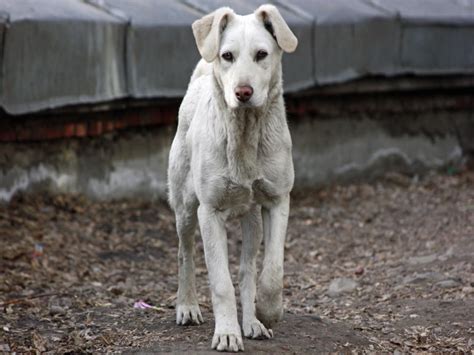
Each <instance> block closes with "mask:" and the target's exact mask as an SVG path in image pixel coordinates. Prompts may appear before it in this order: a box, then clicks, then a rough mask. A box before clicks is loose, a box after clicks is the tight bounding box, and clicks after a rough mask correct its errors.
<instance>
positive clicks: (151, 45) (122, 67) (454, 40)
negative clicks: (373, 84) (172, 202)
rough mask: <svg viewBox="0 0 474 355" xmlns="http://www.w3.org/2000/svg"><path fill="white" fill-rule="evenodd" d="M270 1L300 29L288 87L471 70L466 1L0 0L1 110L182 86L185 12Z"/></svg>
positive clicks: (159, 92) (173, 93) (187, 36)
mask: <svg viewBox="0 0 474 355" xmlns="http://www.w3.org/2000/svg"><path fill="white" fill-rule="evenodd" d="M268 2H272V3H274V4H275V5H277V6H279V8H280V10H281V12H282V15H283V16H284V17H285V19H286V20H287V21H288V23H289V25H290V27H291V28H292V29H293V30H294V32H295V34H296V35H297V36H298V38H299V41H300V45H299V48H298V50H297V52H296V53H294V54H292V55H289V56H285V58H284V72H285V89H286V90H287V92H296V91H299V90H303V89H307V88H311V87H318V86H322V85H328V84H334V83H341V82H346V81H349V80H353V79H357V78H362V77H367V76H374V75H380V76H384V77H393V76H397V75H407V74H410V75H411V74H413V75H417V76H427V75H452V74H458V75H459V74H461V75H464V74H473V73H474V0H291V1H290V0H289V1H283V0H278V1H260V0H231V1H223V0H181V1H175V0H83V1H81V0H60V1H56V0H1V1H0V68H1V71H0V106H1V107H2V108H3V109H4V110H5V111H6V112H7V113H9V114H14V115H16V114H24V113H31V112H36V111H39V110H43V109H48V108H56V107H62V106H65V105H75V104H83V103H97V102H107V101H111V100H114V99H119V98H124V97H129V98H172V97H174V98H176V97H180V96H182V95H183V94H184V92H185V90H186V86H187V82H188V78H189V76H190V74H191V72H192V69H193V67H194V65H195V63H196V62H197V60H198V58H199V57H198V52H197V49H196V47H195V44H194V39H193V37H192V32H191V23H192V22H193V21H194V20H195V19H197V18H199V17H201V16H202V15H203V14H205V13H208V12H210V11H212V10H214V9H215V8H217V7H220V6H224V5H226V6H231V7H232V8H234V9H235V10H236V12H237V13H241V14H244V13H250V12H252V11H254V10H255V9H256V8H257V7H258V6H259V5H260V4H262V3H268Z"/></svg>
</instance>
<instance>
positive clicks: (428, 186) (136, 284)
mask: <svg viewBox="0 0 474 355" xmlns="http://www.w3.org/2000/svg"><path fill="white" fill-rule="evenodd" d="M472 206H474V189H473V180H472V177H471V175H469V174H468V173H466V174H460V175H454V176H443V175H436V174H431V175H428V176H426V177H424V178H420V179H412V178H411V177H407V176H403V175H400V174H392V175H389V176H387V178H385V179H382V180H379V181H376V182H374V183H371V184H354V185H348V186H333V187H328V188H325V189H322V190H318V191H308V190H306V191H301V192H296V193H294V197H293V201H292V209H291V214H290V222H289V227H288V237H287V243H286V256H285V258H286V262H285V279H284V286H285V288H284V303H285V309H286V315H285V319H284V321H283V322H282V323H281V324H280V325H279V326H278V327H277V328H276V329H275V330H274V331H275V339H273V340H271V341H267V342H258V341H246V344H245V346H246V349H247V350H248V351H256V352H273V353H283V352H293V353H294V352H296V353H298V352H328V351H343V352H347V351H353V352H360V351H370V352H397V353H405V352H470V351H473V350H474V341H473V337H474V263H473V260H474V238H473V236H474V208H472ZM229 229H230V233H229V258H230V264H231V266H232V272H233V275H234V276H235V280H237V279H238V278H237V275H238V260H239V252H240V236H238V232H239V224H238V223H237V222H236V221H234V222H231V223H229ZM196 244H197V251H196V270H197V277H196V278H197V280H196V281H197V287H198V293H199V302H200V306H201V310H202V311H203V316H204V318H205V319H206V322H205V324H204V325H202V326H200V327H177V326H176V325H175V321H174V307H175V301H176V289H177V284H178V279H177V248H178V241H177V237H176V232H175V227H174V217H173V214H172V213H171V211H170V210H169V208H168V207H167V206H166V205H165V204H164V203H161V202H154V203H151V202H144V201H139V200H123V201H110V202H97V201H91V200H88V199H86V198H84V197H81V196H70V195H58V196H50V195H41V194H38V195H17V196H16V197H15V198H14V199H13V200H12V201H11V202H10V203H9V204H8V205H0V270H1V271H2V272H1V273H0V352H18V353H24V352H48V351H53V352H58V353H68V352H71V353H82V352H94V353H95V352H123V351H124V352H127V351H134V350H143V351H150V352H157V351H173V350H176V351H178V350H179V351H183V352H185V351H188V350H194V349H196V350H199V349H200V350H208V349H209V346H210V339H211V336H212V330H213V324H212V323H213V318H212V314H211V312H210V310H211V300H210V295H209V289H208V282H207V272H206V268H205V262H204V257H203V249H202V243H201V241H200V238H199V237H197V239H196ZM236 290H237V292H238V287H236ZM331 290H332V291H333V292H331ZM330 295H332V296H333V297H329V296H330ZM334 296H336V297H334ZM137 302H142V303H141V304H146V305H149V306H150V307H141V308H145V309H140V307H137V308H134V305H135V304H136V303H137Z"/></svg>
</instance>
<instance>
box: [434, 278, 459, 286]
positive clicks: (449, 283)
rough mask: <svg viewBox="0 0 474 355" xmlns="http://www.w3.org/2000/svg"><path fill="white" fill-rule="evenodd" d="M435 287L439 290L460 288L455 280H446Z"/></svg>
mask: <svg viewBox="0 0 474 355" xmlns="http://www.w3.org/2000/svg"><path fill="white" fill-rule="evenodd" d="M436 286H438V287H441V288H454V287H459V286H461V282H460V281H459V280H455V279H447V280H443V281H440V282H438V283H436Z"/></svg>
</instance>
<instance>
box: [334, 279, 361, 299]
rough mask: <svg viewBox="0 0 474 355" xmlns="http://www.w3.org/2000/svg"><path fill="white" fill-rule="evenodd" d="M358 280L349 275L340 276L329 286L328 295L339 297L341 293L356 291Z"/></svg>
mask: <svg viewBox="0 0 474 355" xmlns="http://www.w3.org/2000/svg"><path fill="white" fill-rule="evenodd" d="M357 285H358V284H357V282H356V281H354V280H352V279H349V278H347V277H339V278H337V279H334V280H332V281H331V284H330V285H329V288H328V295H329V296H331V297H337V296H339V295H340V294H341V293H346V292H351V291H354V290H355V289H356V287H357Z"/></svg>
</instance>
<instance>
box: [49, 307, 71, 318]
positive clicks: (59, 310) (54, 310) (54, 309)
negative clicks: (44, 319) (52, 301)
mask: <svg viewBox="0 0 474 355" xmlns="http://www.w3.org/2000/svg"><path fill="white" fill-rule="evenodd" d="M66 313H67V312H66V309H64V308H63V307H60V306H56V305H52V306H50V307H49V314H51V315H52V316H54V315H57V314H60V315H64V314H66Z"/></svg>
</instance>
